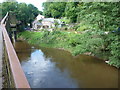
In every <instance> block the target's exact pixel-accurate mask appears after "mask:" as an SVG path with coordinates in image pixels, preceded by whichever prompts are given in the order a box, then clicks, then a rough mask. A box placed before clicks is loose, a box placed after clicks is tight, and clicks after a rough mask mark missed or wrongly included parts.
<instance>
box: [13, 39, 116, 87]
mask: <svg viewBox="0 0 120 90" xmlns="http://www.w3.org/2000/svg"><path fill="white" fill-rule="evenodd" d="M14 47H15V50H16V52H17V55H18V58H19V60H20V63H21V66H22V68H23V71H24V73H25V75H26V77H27V79H28V82H29V84H30V86H31V87H32V88H117V87H118V69H116V68H114V67H111V66H109V65H107V64H106V63H104V61H103V60H100V59H98V58H96V57H93V56H86V55H79V56H72V55H71V54H70V53H69V52H67V51H64V50H59V49H54V48H44V47H37V46H32V45H30V44H28V43H27V42H25V41H18V42H16V43H15V45H14Z"/></svg>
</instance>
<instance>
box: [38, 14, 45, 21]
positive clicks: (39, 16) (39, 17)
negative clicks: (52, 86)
mask: <svg viewBox="0 0 120 90" xmlns="http://www.w3.org/2000/svg"><path fill="white" fill-rule="evenodd" d="M43 18H44V16H43V15H40V14H39V15H38V16H37V17H36V19H37V20H41V19H43Z"/></svg>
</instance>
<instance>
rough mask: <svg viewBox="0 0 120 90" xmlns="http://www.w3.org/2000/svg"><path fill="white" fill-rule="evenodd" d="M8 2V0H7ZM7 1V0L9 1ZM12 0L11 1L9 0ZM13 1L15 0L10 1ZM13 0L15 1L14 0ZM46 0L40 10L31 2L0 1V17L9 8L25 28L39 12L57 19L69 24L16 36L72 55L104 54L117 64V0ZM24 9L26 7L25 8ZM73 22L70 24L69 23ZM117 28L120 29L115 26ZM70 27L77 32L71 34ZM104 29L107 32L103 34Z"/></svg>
mask: <svg viewBox="0 0 120 90" xmlns="http://www.w3.org/2000/svg"><path fill="white" fill-rule="evenodd" d="M6 1H7V0H6ZM8 1H9V0H8ZM11 1H12V0H11ZM13 1H14V0H13ZM15 1H16V0H15ZM47 1H48V2H44V3H43V7H44V10H43V12H41V11H39V10H38V9H37V8H36V7H35V6H33V5H32V4H28V5H27V4H25V3H18V2H17V1H16V2H3V3H0V9H1V10H2V12H3V13H2V16H4V15H5V14H6V12H9V11H12V12H13V13H14V14H15V15H16V16H17V19H18V20H19V21H20V22H21V24H22V26H21V28H20V29H18V31H22V30H24V29H23V28H25V27H27V25H28V23H30V27H31V26H32V22H33V21H34V19H35V17H36V16H37V15H38V14H43V15H44V16H45V17H48V18H57V19H61V21H63V22H65V24H68V26H65V27H64V28H61V29H59V30H58V29H57V28H56V30H55V31H53V32H49V31H46V30H45V31H42V32H30V31H24V32H21V33H19V37H23V38H24V39H25V40H27V41H28V42H30V43H32V44H37V45H40V46H45V47H54V48H64V49H65V50H68V51H70V52H71V53H72V54H73V55H78V54H89V55H93V54H94V55H95V56H96V55H97V54H98V53H100V54H102V53H104V54H105V55H106V54H107V55H106V56H107V58H106V60H109V64H110V65H112V66H115V67H118V68H119V67H120V42H119V41H120V37H119V36H120V34H119V32H120V2H88V3H85V2H49V0H47ZM25 8H26V9H25ZM71 23H72V24H75V23H77V24H76V25H74V26H73V27H70V24H71ZM118 28H119V29H118ZM71 30H73V31H76V32H78V33H73V32H72V31H71ZM105 32H109V33H108V34H105Z"/></svg>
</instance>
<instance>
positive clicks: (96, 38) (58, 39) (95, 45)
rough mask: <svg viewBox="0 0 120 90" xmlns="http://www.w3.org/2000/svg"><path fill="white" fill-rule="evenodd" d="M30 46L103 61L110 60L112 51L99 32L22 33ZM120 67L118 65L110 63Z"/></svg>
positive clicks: (20, 34) (20, 35)
mask: <svg viewBox="0 0 120 90" xmlns="http://www.w3.org/2000/svg"><path fill="white" fill-rule="evenodd" d="M18 37H19V38H22V39H24V40H26V41H28V43H30V44H34V45H38V46H42V47H52V48H58V49H63V50H66V51H69V52H71V53H72V55H73V56H77V55H79V54H86V55H90V56H96V57H99V58H100V59H103V60H107V61H108V60H109V56H110V55H111V54H110V51H108V50H107V48H106V44H107V42H105V40H104V38H103V37H101V35H99V34H98V32H87V33H82V34H78V33H76V34H73V33H71V32H63V31H53V32H49V31H43V32H30V31H25V32H21V33H19V35H18ZM109 64H110V65H112V66H115V67H118V66H117V65H116V64H118V65H119V62H118V63H112V64H111V63H109Z"/></svg>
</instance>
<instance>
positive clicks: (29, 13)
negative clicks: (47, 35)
mask: <svg viewBox="0 0 120 90" xmlns="http://www.w3.org/2000/svg"><path fill="white" fill-rule="evenodd" d="M8 1H9V0H7V2H3V3H2V16H5V14H6V13H7V12H10V11H11V12H13V13H14V14H15V15H16V17H17V19H18V20H19V21H21V22H22V24H24V26H27V24H28V23H30V24H31V23H32V21H33V20H34V19H35V17H36V16H37V15H38V14H39V13H40V14H42V12H41V11H39V10H38V8H36V7H35V6H34V5H32V4H26V3H18V2H16V0H11V1H12V2H8Z"/></svg>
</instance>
